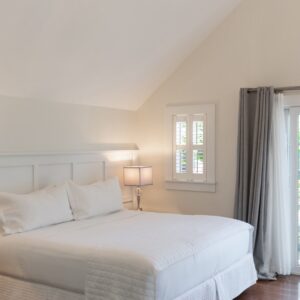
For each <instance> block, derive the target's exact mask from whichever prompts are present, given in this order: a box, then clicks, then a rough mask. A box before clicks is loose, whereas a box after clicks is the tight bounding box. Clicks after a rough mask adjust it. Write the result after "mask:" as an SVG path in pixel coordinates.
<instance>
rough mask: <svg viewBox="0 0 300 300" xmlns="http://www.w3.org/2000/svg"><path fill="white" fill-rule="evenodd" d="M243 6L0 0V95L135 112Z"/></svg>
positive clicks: (228, 2)
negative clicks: (203, 42) (227, 16)
mask: <svg viewBox="0 0 300 300" xmlns="http://www.w3.org/2000/svg"><path fill="white" fill-rule="evenodd" d="M239 2H240V0H0V94H2V95H7V96H13V97H21V98H34V99H39V100H41V101H44V100H50V101H61V102H70V103H82V104H91V105H98V106H104V107H114V108H121V109H129V110H135V109H137V108H138V107H139V106H140V105H141V104H142V103H143V102H144V101H145V100H146V99H147V98H148V97H149V96H150V95H151V94H152V93H153V92H154V91H155V90H156V89H157V88H158V87H159V86H160V84H161V83H162V82H163V81H164V80H165V79H167V78H168V77H169V76H170V75H171V74H172V72H174V70H175V69H176V68H177V67H178V66H179V65H180V63H182V62H183V61H184V59H185V58H186V57H187V56H188V55H189V54H190V53H191V52H192V51H193V49H194V48H195V47H196V46H197V45H199V44H200V42H201V41H202V40H203V39H204V38H205V37H206V36H207V35H208V34H209V33H210V32H211V31H212V30H213V29H214V28H215V27H216V26H217V25H218V24H219V23H221V22H222V21H223V19H224V18H225V17H226V15H228V14H229V13H230V12H231V11H232V10H233V8H234V7H235V6H236V5H237V4H238V3H239Z"/></svg>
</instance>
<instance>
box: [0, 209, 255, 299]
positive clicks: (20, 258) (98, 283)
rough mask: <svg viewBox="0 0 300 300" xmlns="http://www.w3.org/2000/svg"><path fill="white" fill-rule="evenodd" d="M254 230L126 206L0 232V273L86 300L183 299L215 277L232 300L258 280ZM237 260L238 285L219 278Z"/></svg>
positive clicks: (229, 222) (220, 289) (216, 220)
mask: <svg viewBox="0 0 300 300" xmlns="http://www.w3.org/2000/svg"><path fill="white" fill-rule="evenodd" d="M251 235H252V228H251V226H249V225H248V224H245V223H242V222H238V221H235V220H232V219H226V218H220V217H211V216H184V215H172V214H157V213H140V212H136V211H127V210H124V211H121V212H118V213H114V214H111V215H108V216H104V217H95V218H92V219H88V220H82V221H76V222H68V223H64V224H60V225H56V226H50V227H47V228H44V229H39V230H34V231H31V232H27V233H22V234H16V235H12V236H7V237H2V238H0V273H1V274H2V275H4V276H8V277H12V278H16V279H19V280H22V281H25V282H35V283H40V284H42V285H46V286H51V287H55V288H58V289H61V290H65V291H69V292H73V293H76V294H78V295H80V294H81V295H85V296H86V298H87V299H175V298H178V297H183V299H184V297H185V294H186V293H187V292H188V291H191V290H193V288H196V287H198V286H201V284H203V283H205V282H208V281H209V280H212V279H213V282H214V283H217V284H218V285H219V286H218V285H217V286H216V287H214V289H215V290H216V292H218V293H219V294H220V293H224V295H228V298H227V299H232V298H233V297H235V296H237V295H238V294H239V293H241V292H242V291H243V290H244V289H245V288H246V287H248V286H249V285H251V284H254V283H255V281H256V273H255V270H254V267H253V261H252V256H251V254H250V252H249V251H250V249H251ZM239 263H240V264H241V265H242V267H241V268H240V270H236V274H237V275H239V282H241V281H242V282H243V284H242V285H240V286H239V287H237V286H235V285H236V280H237V279H238V278H234V276H233V275H234V272H233V274H231V276H233V278H232V280H231V281H230V284H229V285H228V283H226V282H222V280H221V279H220V280H219V282H218V281H217V276H218V274H222V272H225V271H226V270H230V268H231V267H234V265H235V264H239ZM237 269H238V268H237ZM249 270H250V272H249ZM225 277H227V276H225ZM0 282H1V281H0ZM230 285H233V287H231V286H230ZM2 288H3V287H2ZM216 296H218V295H216ZM223 297H224V296H223ZM1 299H2V298H1ZM7 299H10V298H7ZM11 299H12V298H11ZM63 299H64V298H63ZM187 299H189V298H187ZM196 299H198V298H196ZM203 299H207V298H203ZM212 299H214V298H212ZM216 299H222V300H223V298H220V297H219V298H216Z"/></svg>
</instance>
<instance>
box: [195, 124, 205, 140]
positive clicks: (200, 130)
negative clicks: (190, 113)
mask: <svg viewBox="0 0 300 300" xmlns="http://www.w3.org/2000/svg"><path fill="white" fill-rule="evenodd" d="M203 142H204V122H203V121H193V145H203Z"/></svg>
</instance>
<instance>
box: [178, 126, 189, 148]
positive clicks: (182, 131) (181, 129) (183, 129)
mask: <svg viewBox="0 0 300 300" xmlns="http://www.w3.org/2000/svg"><path fill="white" fill-rule="evenodd" d="M186 136H187V124H186V121H176V145H177V146H181V145H186Z"/></svg>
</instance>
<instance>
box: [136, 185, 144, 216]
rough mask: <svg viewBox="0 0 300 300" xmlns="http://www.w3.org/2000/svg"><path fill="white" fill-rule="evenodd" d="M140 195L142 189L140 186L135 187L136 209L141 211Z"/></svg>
mask: <svg viewBox="0 0 300 300" xmlns="http://www.w3.org/2000/svg"><path fill="white" fill-rule="evenodd" d="M141 195H142V189H141V188H140V187H138V188H136V202H137V210H140V211H142V210H143V209H142V207H141Z"/></svg>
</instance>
